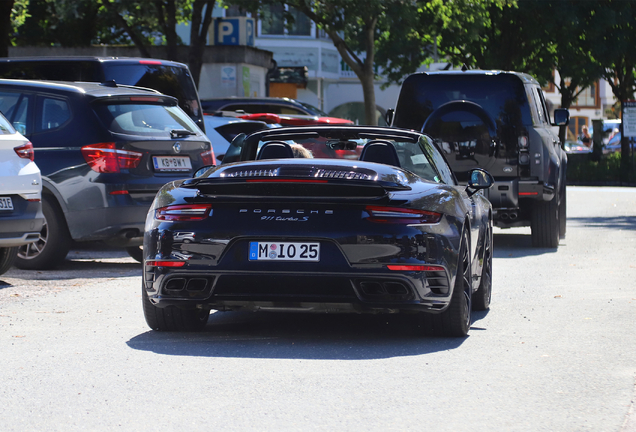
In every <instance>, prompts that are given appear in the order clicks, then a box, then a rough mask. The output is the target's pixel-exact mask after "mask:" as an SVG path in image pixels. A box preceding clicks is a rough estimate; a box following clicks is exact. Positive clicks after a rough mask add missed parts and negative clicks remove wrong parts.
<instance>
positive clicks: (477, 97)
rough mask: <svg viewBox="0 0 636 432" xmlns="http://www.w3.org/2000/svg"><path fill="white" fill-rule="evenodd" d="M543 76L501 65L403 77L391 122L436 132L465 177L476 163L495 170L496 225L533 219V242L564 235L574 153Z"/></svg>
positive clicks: (552, 242) (549, 242) (553, 241)
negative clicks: (562, 137)
mask: <svg viewBox="0 0 636 432" xmlns="http://www.w3.org/2000/svg"><path fill="white" fill-rule="evenodd" d="M554 117H555V121H554V122H551V121H550V116H549V113H548V109H547V107H546V102H545V98H544V95H543V92H542V91H541V87H540V86H539V83H538V82H537V81H536V80H535V79H534V78H532V77H531V76H530V75H527V74H523V73H516V72H501V71H482V70H474V71H466V70H464V71H439V72H426V73H417V74H413V75H410V76H409V77H408V78H407V79H406V80H405V81H404V83H403V84H402V88H401V90H400V95H399V98H398V102H397V106H396V109H395V114H394V118H393V122H392V125H393V126H397V127H401V128H407V129H415V130H417V131H422V132H424V133H426V134H428V135H430V136H431V137H433V138H434V139H435V142H436V143H437V145H438V147H439V148H440V150H442V152H443V153H444V154H445V156H446V158H447V159H448V162H449V164H450V165H451V167H452V168H453V171H454V172H455V175H456V176H457V179H458V181H459V182H461V183H466V182H467V181H468V177H467V176H468V173H469V172H470V170H472V169H474V168H477V167H479V168H484V169H486V170H488V172H490V173H491V174H492V175H493V176H494V177H495V184H494V185H493V187H492V188H490V189H489V190H487V192H486V194H487V196H488V198H489V199H490V201H491V203H492V206H493V211H494V214H493V217H494V223H495V225H496V226H499V227H502V228H509V227H518V226H530V227H531V228H532V244H533V246H536V247H549V248H556V247H558V245H559V238H564V237H565V219H566V192H565V190H566V187H565V182H566V177H565V175H566V167H567V156H566V154H565V151H564V150H563V149H562V148H561V143H560V141H559V138H558V135H557V134H556V133H555V132H554V131H553V130H552V127H553V126H560V125H567V123H568V119H569V114H568V111H567V110H565V109H557V110H555V112H554Z"/></svg>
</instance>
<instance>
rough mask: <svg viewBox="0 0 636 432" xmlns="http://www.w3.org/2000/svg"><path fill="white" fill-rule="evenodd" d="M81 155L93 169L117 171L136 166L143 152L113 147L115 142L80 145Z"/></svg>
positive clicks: (102, 171) (104, 171)
mask: <svg viewBox="0 0 636 432" xmlns="http://www.w3.org/2000/svg"><path fill="white" fill-rule="evenodd" d="M82 156H84V159H85V160H86V163H87V164H88V166H89V167H91V169H92V170H93V171H96V172H98V173H118V172H120V170H122V169H131V168H137V166H139V163H140V162H141V158H142V156H143V154H142V153H139V152H134V151H128V150H118V149H117V148H115V143H99V144H90V145H87V146H84V147H82Z"/></svg>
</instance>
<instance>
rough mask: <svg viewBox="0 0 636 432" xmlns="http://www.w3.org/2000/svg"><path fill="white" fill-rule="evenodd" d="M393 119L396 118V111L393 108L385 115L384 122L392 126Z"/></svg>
mask: <svg viewBox="0 0 636 432" xmlns="http://www.w3.org/2000/svg"><path fill="white" fill-rule="evenodd" d="M393 117H395V110H394V109H393V108H389V109H388V110H386V114H384V120H386V124H387V126H391V123H393Z"/></svg>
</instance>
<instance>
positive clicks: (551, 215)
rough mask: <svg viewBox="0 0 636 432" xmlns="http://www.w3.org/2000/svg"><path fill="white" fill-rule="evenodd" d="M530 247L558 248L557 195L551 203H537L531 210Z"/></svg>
mask: <svg viewBox="0 0 636 432" xmlns="http://www.w3.org/2000/svg"><path fill="white" fill-rule="evenodd" d="M530 227H531V230H532V246H533V247H540V248H551V249H556V248H557V247H559V195H558V194H557V195H555V196H554V198H552V200H551V201H548V202H546V201H539V202H537V203H536V204H535V206H534V208H533V209H532V220H531V221H530Z"/></svg>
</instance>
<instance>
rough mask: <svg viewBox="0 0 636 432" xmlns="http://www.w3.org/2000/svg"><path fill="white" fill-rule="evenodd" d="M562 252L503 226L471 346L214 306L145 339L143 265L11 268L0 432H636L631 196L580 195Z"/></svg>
mask: <svg viewBox="0 0 636 432" xmlns="http://www.w3.org/2000/svg"><path fill="white" fill-rule="evenodd" d="M568 216H569V218H568V232H567V238H566V239H565V240H562V241H561V245H560V247H559V249H558V251H556V250H548V249H533V248H531V247H530V236H529V230H528V229H515V230H507V231H504V230H496V231H495V260H494V281H493V290H494V297H493V304H492V308H491V310H490V311H489V312H488V313H479V314H477V315H475V316H474V322H473V324H472V327H471V331H470V335H469V337H467V338H465V339H446V338H422V337H418V336H416V335H415V334H414V332H412V331H411V327H410V325H411V322H410V320H409V319H405V317H400V316H357V315H339V316H329V315H299V314H266V313H260V314H257V313H236V312H235V313H215V314H213V315H212V316H211V318H210V320H209V323H208V326H207V327H206V329H205V331H204V332H202V333H199V334H184V333H158V332H152V331H149V329H148V328H147V327H146V324H145V322H144V319H143V315H142V310H141V298H140V289H141V288H140V284H141V276H140V270H141V268H140V265H139V264H136V263H135V262H134V261H132V259H130V258H128V257H127V256H126V255H124V254H122V253H120V252H118V251H113V250H111V251H101V252H99V251H95V250H91V249H81V250H76V251H72V252H71V254H70V255H69V257H70V258H71V259H72V260H70V261H67V263H66V264H65V265H64V267H63V268H62V269H60V270H57V271H46V272H23V271H18V270H15V269H13V270H11V271H9V272H8V273H6V274H5V275H3V276H0V281H2V282H0V430H2V431H24V430H47V431H48V430H61V431H73V430H241V431H242V430H258V431H262V430H267V431H272V430H276V431H286V430H290V431H291V430H293V431H296V430H339V431H344V430H351V431H359V430H365V431H366V430H378V431H380V430H381V431H385V430H400V431H401V430H409V429H411V430H424V429H426V430H434V431H493V430H506V431H517V430H519V431H543V430H545V431H632V430H636V412H635V409H636V407H635V406H634V401H635V398H636V393H635V388H634V378H635V376H636V342H635V338H634V334H635V332H636V258H635V255H636V189H634V188H627V189H619V188H583V187H579V188H574V187H572V188H569V189H568Z"/></svg>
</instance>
